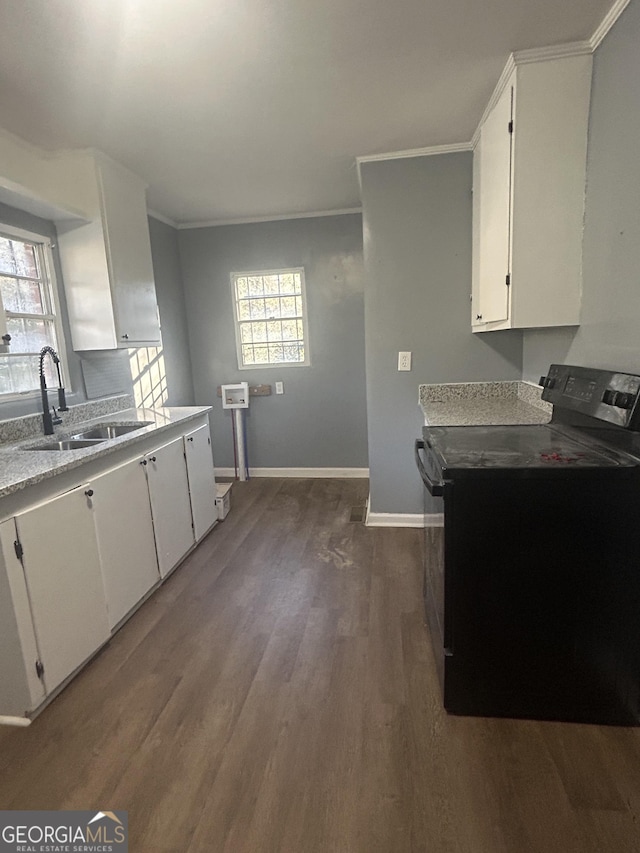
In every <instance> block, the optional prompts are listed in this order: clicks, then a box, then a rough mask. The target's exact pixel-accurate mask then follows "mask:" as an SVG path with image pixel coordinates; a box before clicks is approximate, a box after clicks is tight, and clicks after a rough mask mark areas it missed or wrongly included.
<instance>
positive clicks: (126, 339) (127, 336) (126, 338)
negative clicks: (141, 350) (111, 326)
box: [122, 332, 129, 341]
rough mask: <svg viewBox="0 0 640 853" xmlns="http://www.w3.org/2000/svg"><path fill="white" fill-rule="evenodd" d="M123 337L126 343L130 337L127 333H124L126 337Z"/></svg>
mask: <svg viewBox="0 0 640 853" xmlns="http://www.w3.org/2000/svg"><path fill="white" fill-rule="evenodd" d="M122 337H123V338H124V340H125V341H128V340H129V335H128V334H127V333H126V332H125V333H124V335H123V336H122Z"/></svg>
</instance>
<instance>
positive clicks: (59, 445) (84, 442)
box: [23, 438, 104, 450]
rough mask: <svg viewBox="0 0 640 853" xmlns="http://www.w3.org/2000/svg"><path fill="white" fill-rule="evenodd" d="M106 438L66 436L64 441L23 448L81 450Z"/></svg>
mask: <svg viewBox="0 0 640 853" xmlns="http://www.w3.org/2000/svg"><path fill="white" fill-rule="evenodd" d="M103 441H104V438H93V439H91V438H66V439H63V440H62V441H51V442H49V444H36V445H34V446H33V447H24V448H23V450H79V449H80V448H82V447H93V446H94V444H101V443H102V442H103Z"/></svg>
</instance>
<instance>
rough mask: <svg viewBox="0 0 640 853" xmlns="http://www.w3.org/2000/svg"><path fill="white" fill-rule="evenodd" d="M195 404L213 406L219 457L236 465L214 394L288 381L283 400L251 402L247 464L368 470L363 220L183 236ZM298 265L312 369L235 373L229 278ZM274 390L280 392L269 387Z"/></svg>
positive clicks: (220, 462) (227, 418) (297, 222)
mask: <svg viewBox="0 0 640 853" xmlns="http://www.w3.org/2000/svg"><path fill="white" fill-rule="evenodd" d="M179 243H180V255H181V261H182V275H183V282H184V288H185V296H186V303H187V317H188V323H189V336H190V345H191V363H192V368H193V378H194V388H195V397H196V402H197V403H198V404H213V405H214V407H215V410H214V413H213V418H212V420H213V444H214V458H215V460H216V465H217V466H219V467H231V466H233V442H232V435H231V414H230V412H225V411H223V410H222V405H221V401H220V398H218V397H217V396H216V387H217V386H218V385H220V384H223V383H233V382H244V381H246V382H249V384H250V385H257V384H263V383H264V384H271V385H272V386H273V385H274V383H275V382H276V381H278V380H282V381H283V382H284V387H285V393H284V395H283V396H275V394H274V395H272V396H271V397H260V398H255V399H253V400H252V402H251V408H250V410H249V415H248V419H247V435H248V446H249V455H250V465H251V466H252V467H258V468H280V467H282V468H298V467H305V468H306V467H310V468H333V467H355V468H360V467H366V465H367V428H366V398H365V363H364V306H363V263H362V221H361V217H360V216H359V215H345V216H327V217H317V218H309V219H294V220H285V221H279V222H264V223H255V224H247V225H230V226H221V227H216V228H197V229H188V230H181V231H180V232H179ZM295 266H302V267H304V269H305V280H306V287H307V308H308V312H309V338H310V341H309V343H310V354H311V366H310V367H295V366H282V367H278V368H262V369H257V370H239V369H238V363H237V356H236V344H235V332H234V322H233V308H232V298H231V284H230V274H231V272H234V271H236V272H237V271H242V270H259V269H277V268H283V267H295ZM273 390H274V392H275V388H274V389H273Z"/></svg>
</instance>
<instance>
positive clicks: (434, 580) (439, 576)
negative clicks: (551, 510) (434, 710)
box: [415, 439, 451, 696]
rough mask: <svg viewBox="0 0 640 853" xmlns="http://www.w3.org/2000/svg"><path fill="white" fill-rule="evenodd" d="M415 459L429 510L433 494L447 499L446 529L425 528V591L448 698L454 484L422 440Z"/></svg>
mask: <svg viewBox="0 0 640 853" xmlns="http://www.w3.org/2000/svg"><path fill="white" fill-rule="evenodd" d="M415 458H416V465H417V467H418V471H419V472H420V477H421V478H422V482H423V483H424V486H425V511H428V510H429V509H430V507H429V503H430V501H429V498H428V496H429V495H430V496H433V497H436V496H437V497H441V496H442V497H445V527H425V529H424V540H425V541H424V544H425V548H424V576H423V588H422V589H423V595H424V607H425V613H426V617H427V624H428V626H429V633H430V635H431V642H432V646H433V653H434V658H435V663H436V670H437V672H438V679H439V681H440V687H441V689H442V693H443V696H444V670H445V657H447V655H448V654H449V652H448V646H449V645H450V644H449V643H448V642H446V640H445V624H446V625H447V628H448V631H447V634H450V633H451V619H450V618H449V619H448V620H447V622H445V608H446V605H445V600H446V594H447V592H449V589H448V586H447V588H445V564H446V561H445V529H446V524H447V512H446V505H447V501H446V494H447V491H448V487H449V486H450V484H448V483H446V482H445V481H443V480H442V479H441V478H440V472H439V468H438V465H437V462H436V461H435V459H434V458H433V456H432V454H431V452H430V450H429V448H428V447H425V443H424V441H422V440H421V439H418V440H417V441H416V443H415Z"/></svg>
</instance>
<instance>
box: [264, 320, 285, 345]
mask: <svg viewBox="0 0 640 853" xmlns="http://www.w3.org/2000/svg"><path fill="white" fill-rule="evenodd" d="M267 334H268V336H269V340H270V341H281V340H282V323H281V322H280V320H270V321H269V322H268V323H267Z"/></svg>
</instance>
